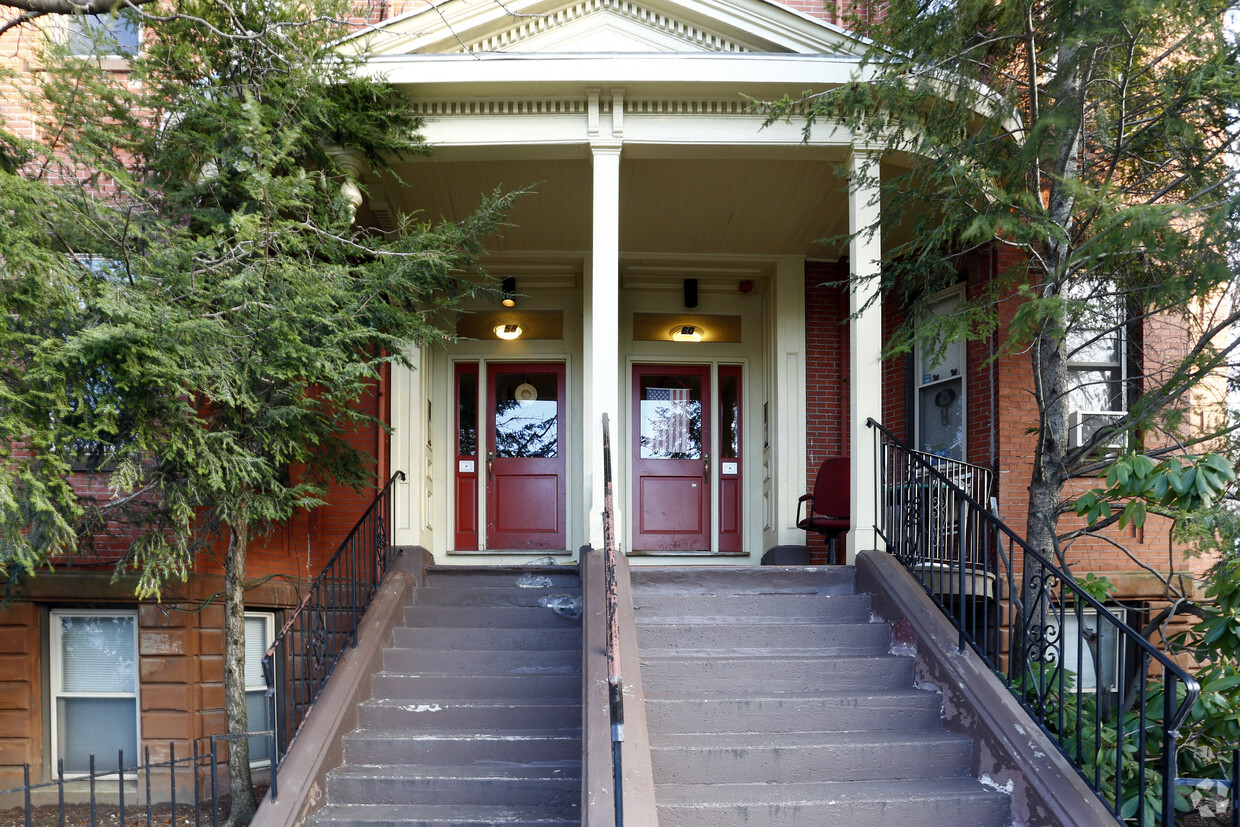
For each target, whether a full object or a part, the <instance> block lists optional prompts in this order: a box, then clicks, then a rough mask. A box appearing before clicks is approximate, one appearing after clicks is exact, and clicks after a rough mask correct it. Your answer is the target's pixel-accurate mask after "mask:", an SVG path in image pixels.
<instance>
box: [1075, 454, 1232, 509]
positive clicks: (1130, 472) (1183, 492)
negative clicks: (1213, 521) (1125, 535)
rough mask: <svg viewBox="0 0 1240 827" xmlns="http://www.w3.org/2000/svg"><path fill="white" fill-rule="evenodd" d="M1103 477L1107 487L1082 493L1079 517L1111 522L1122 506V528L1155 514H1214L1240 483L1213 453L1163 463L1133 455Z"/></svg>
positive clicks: (1229, 464) (1227, 463) (1229, 465)
mask: <svg viewBox="0 0 1240 827" xmlns="http://www.w3.org/2000/svg"><path fill="white" fill-rule="evenodd" d="M1103 476H1104V479H1105V481H1106V486H1107V487H1106V488H1093V489H1091V490H1089V491H1087V492H1085V493H1084V494H1082V495H1081V496H1080V497H1079V498H1078V499H1077V501H1076V514H1077V516H1079V517H1084V518H1085V519H1086V521H1087V522H1088V523H1090V524H1091V525H1093V524H1096V523H1099V522H1101V521H1103V520H1106V519H1108V518H1110V517H1111V515H1112V513H1113V509H1114V508H1115V507H1116V505H1120V507H1121V509H1122V510H1121V511H1120V514H1119V517H1118V519H1117V524H1118V525H1119V527H1120V528H1124V527H1126V526H1127V525H1128V524H1129V523H1132V524H1133V525H1135V526H1138V527H1140V526H1143V525H1144V524H1145V519H1146V516H1147V514H1148V513H1149V510H1150V509H1155V510H1157V511H1160V512H1162V513H1165V514H1173V515H1174V514H1195V513H1196V512H1200V511H1203V510H1206V509H1209V508H1210V507H1211V506H1213V505H1214V504H1215V503H1217V502H1219V501H1220V500H1221V499H1222V498H1223V496H1224V495H1225V494H1226V492H1227V491H1228V490H1229V488H1230V487H1231V485H1232V484H1233V483H1234V482H1235V481H1236V472H1235V468H1234V466H1233V464H1232V462H1231V460H1229V459H1227V458H1226V457H1224V456H1222V455H1221V454H1216V453H1213V452H1207V453H1205V454H1203V455H1201V456H1199V457H1196V458H1185V457H1170V458H1168V459H1165V460H1162V461H1161V462H1158V463H1155V462H1154V460H1153V459H1151V458H1150V457H1148V456H1146V455H1144V454H1128V455H1125V456H1123V457H1120V458H1119V459H1117V460H1115V461H1114V462H1113V463H1111V465H1110V466H1109V467H1108V468H1107V469H1106V471H1105V473H1104V475H1103Z"/></svg>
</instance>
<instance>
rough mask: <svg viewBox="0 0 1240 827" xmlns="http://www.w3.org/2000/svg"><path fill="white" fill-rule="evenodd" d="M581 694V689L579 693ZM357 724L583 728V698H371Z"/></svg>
mask: <svg viewBox="0 0 1240 827" xmlns="http://www.w3.org/2000/svg"><path fill="white" fill-rule="evenodd" d="M578 695H579V696H580V693H578ZM357 725H358V726H359V727H361V728H363V729H384V730H388V731H392V732H428V733H429V732H451V731H456V730H462V729H464V730H472V729H475V728H482V729H485V730H487V731H489V732H492V733H495V734H498V733H503V732H507V731H509V730H527V729H531V728H538V729H542V730H546V731H551V730H578V731H579V730H580V729H581V704H580V698H578V699H574V700H573V701H571V702H570V701H567V700H545V701H531V700H522V701H517V700H515V699H497V700H475V701H461V700H443V701H431V700H422V701H413V702H403V701H396V700H388V699H386V698H385V699H381V700H376V699H371V700H369V701H365V702H364V703H362V704H361V705H359V706H358V708H357Z"/></svg>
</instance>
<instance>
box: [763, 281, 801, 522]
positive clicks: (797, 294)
mask: <svg viewBox="0 0 1240 827" xmlns="http://www.w3.org/2000/svg"><path fill="white" fill-rule="evenodd" d="M772 298H773V299H774V301H773V302H772V305H773V307H772V310H773V312H772V314H771V316H772V319H771V323H772V326H773V331H774V337H773V338H774V342H773V344H774V350H775V359H774V364H773V365H772V368H773V370H772V374H773V375H772V377H771V385H772V388H773V393H772V401H771V405H770V408H771V410H770V412H769V415H770V416H771V421H770V422H769V423H768V439H769V440H770V441H771V442H772V443H773V445H772V446H771V447H772V449H773V453H772V457H771V460H772V467H771V474H772V477H773V482H774V486H773V488H774V492H773V493H774V498H775V501H774V503H773V504H772V505H773V508H774V528H775V538H774V539H775V544H776V545H800V544H801V543H803V542H805V532H804V531H801V530H800V529H798V528H797V527H796V521H797V499H798V498H799V497H800V496H801V495H802V494H804V493H805V260H804V259H801V258H780V259H778V260H777V261H776V262H775V282H774V289H773V297H772Z"/></svg>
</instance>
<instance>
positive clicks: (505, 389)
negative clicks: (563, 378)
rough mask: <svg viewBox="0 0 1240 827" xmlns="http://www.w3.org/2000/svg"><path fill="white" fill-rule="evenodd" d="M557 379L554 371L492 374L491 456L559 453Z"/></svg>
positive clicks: (551, 455) (536, 455)
mask: <svg viewBox="0 0 1240 827" xmlns="http://www.w3.org/2000/svg"><path fill="white" fill-rule="evenodd" d="M558 392H559V382H558V376H557V375H556V374H554V373H500V374H497V375H496V376H495V456H496V458H510V457H521V458H526V457H547V458H551V457H555V456H557V455H558V454H559V422H558V415H559V399H558Z"/></svg>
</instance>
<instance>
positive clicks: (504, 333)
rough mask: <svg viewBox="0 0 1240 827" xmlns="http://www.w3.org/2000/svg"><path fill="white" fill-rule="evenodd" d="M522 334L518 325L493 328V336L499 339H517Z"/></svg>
mask: <svg viewBox="0 0 1240 827" xmlns="http://www.w3.org/2000/svg"><path fill="white" fill-rule="evenodd" d="M521 333H522V330H521V325H519V324H497V325H496V326H495V335H496V336H498V337H500V338H501V339H510V340H511V339H517V338H520V336H521Z"/></svg>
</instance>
